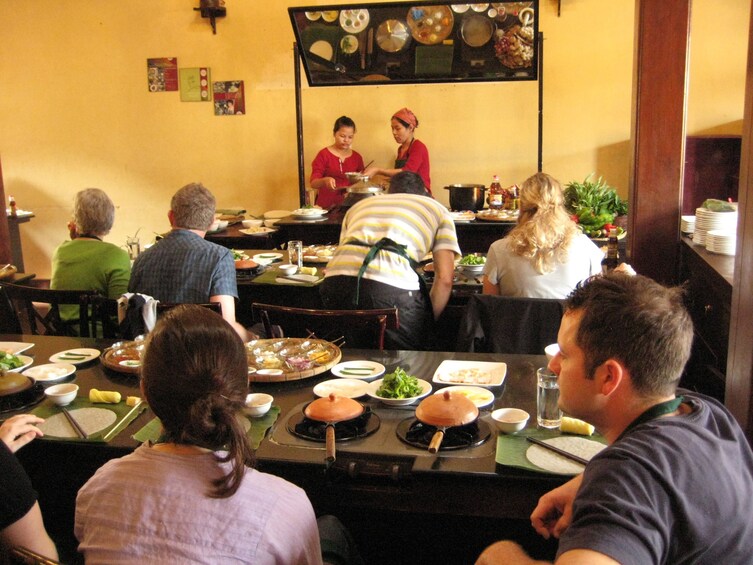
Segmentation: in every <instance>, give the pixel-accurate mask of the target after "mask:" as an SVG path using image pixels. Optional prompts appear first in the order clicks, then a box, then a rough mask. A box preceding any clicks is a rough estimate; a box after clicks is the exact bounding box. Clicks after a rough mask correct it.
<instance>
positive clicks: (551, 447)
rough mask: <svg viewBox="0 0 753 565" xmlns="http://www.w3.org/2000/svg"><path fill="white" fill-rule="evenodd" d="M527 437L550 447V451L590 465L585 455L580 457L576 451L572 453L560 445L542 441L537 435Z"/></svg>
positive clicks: (546, 447)
mask: <svg viewBox="0 0 753 565" xmlns="http://www.w3.org/2000/svg"><path fill="white" fill-rule="evenodd" d="M526 439H527V440H528V441H530V442H531V443H535V444H536V445H540V446H541V447H543V448H544V449H548V450H549V451H553V452H554V453H557V454H559V455H562V457H565V458H567V459H570V461H575V462H576V463H580V464H581V465H588V459H583V457H578V456H577V455H575V454H574V453H570V452H569V451H565V450H564V449H560V448H559V447H555V446H553V445H551V444H549V443H546V442H544V441H541V440H540V439H536V438H535V437H531V436H526Z"/></svg>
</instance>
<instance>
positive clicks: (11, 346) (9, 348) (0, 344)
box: [0, 341, 34, 355]
mask: <svg viewBox="0 0 753 565" xmlns="http://www.w3.org/2000/svg"><path fill="white" fill-rule="evenodd" d="M32 347H34V344H33V343H24V342H22V341H0V351H5V352H6V353H10V354H11V355H18V354H19V353H23V352H24V351H26V350H27V349H31V348H32Z"/></svg>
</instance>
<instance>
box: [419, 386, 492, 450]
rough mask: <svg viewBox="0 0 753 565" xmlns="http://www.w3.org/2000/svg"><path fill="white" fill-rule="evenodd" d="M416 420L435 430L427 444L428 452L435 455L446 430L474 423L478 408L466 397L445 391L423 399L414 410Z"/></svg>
mask: <svg viewBox="0 0 753 565" xmlns="http://www.w3.org/2000/svg"><path fill="white" fill-rule="evenodd" d="M416 418H418V420H419V421H421V422H423V423H424V424H427V425H429V426H434V427H435V428H437V431H436V433H435V434H434V437H432V438H431V442H430V443H429V452H430V453H436V452H437V451H439V448H440V446H441V445H442V440H443V439H444V433H445V431H446V430H447V428H453V427H455V426H465V425H467V424H471V423H473V422H475V421H476V419H477V418H478V407H477V406H476V405H475V404H474V403H473V401H472V400H470V399H469V398H468V397H467V396H465V395H463V394H459V393H452V392H451V391H449V390H445V391H444V392H439V393H437V394H432V395H431V396H427V397H426V398H424V399H423V400H422V401H421V403H420V404H419V405H418V408H416Z"/></svg>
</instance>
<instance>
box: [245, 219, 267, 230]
mask: <svg viewBox="0 0 753 565" xmlns="http://www.w3.org/2000/svg"><path fill="white" fill-rule="evenodd" d="M241 223H242V224H243V227H244V228H260V227H261V226H262V225H263V224H264V220H255V219H250V220H243V221H242V222H241Z"/></svg>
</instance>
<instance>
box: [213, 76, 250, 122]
mask: <svg viewBox="0 0 753 565" xmlns="http://www.w3.org/2000/svg"><path fill="white" fill-rule="evenodd" d="M212 86H213V91H214V115H215V116H237V115H241V114H245V113H246V99H245V96H244V94H243V81H242V80H228V81H222V82H215V83H213V85H212Z"/></svg>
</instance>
